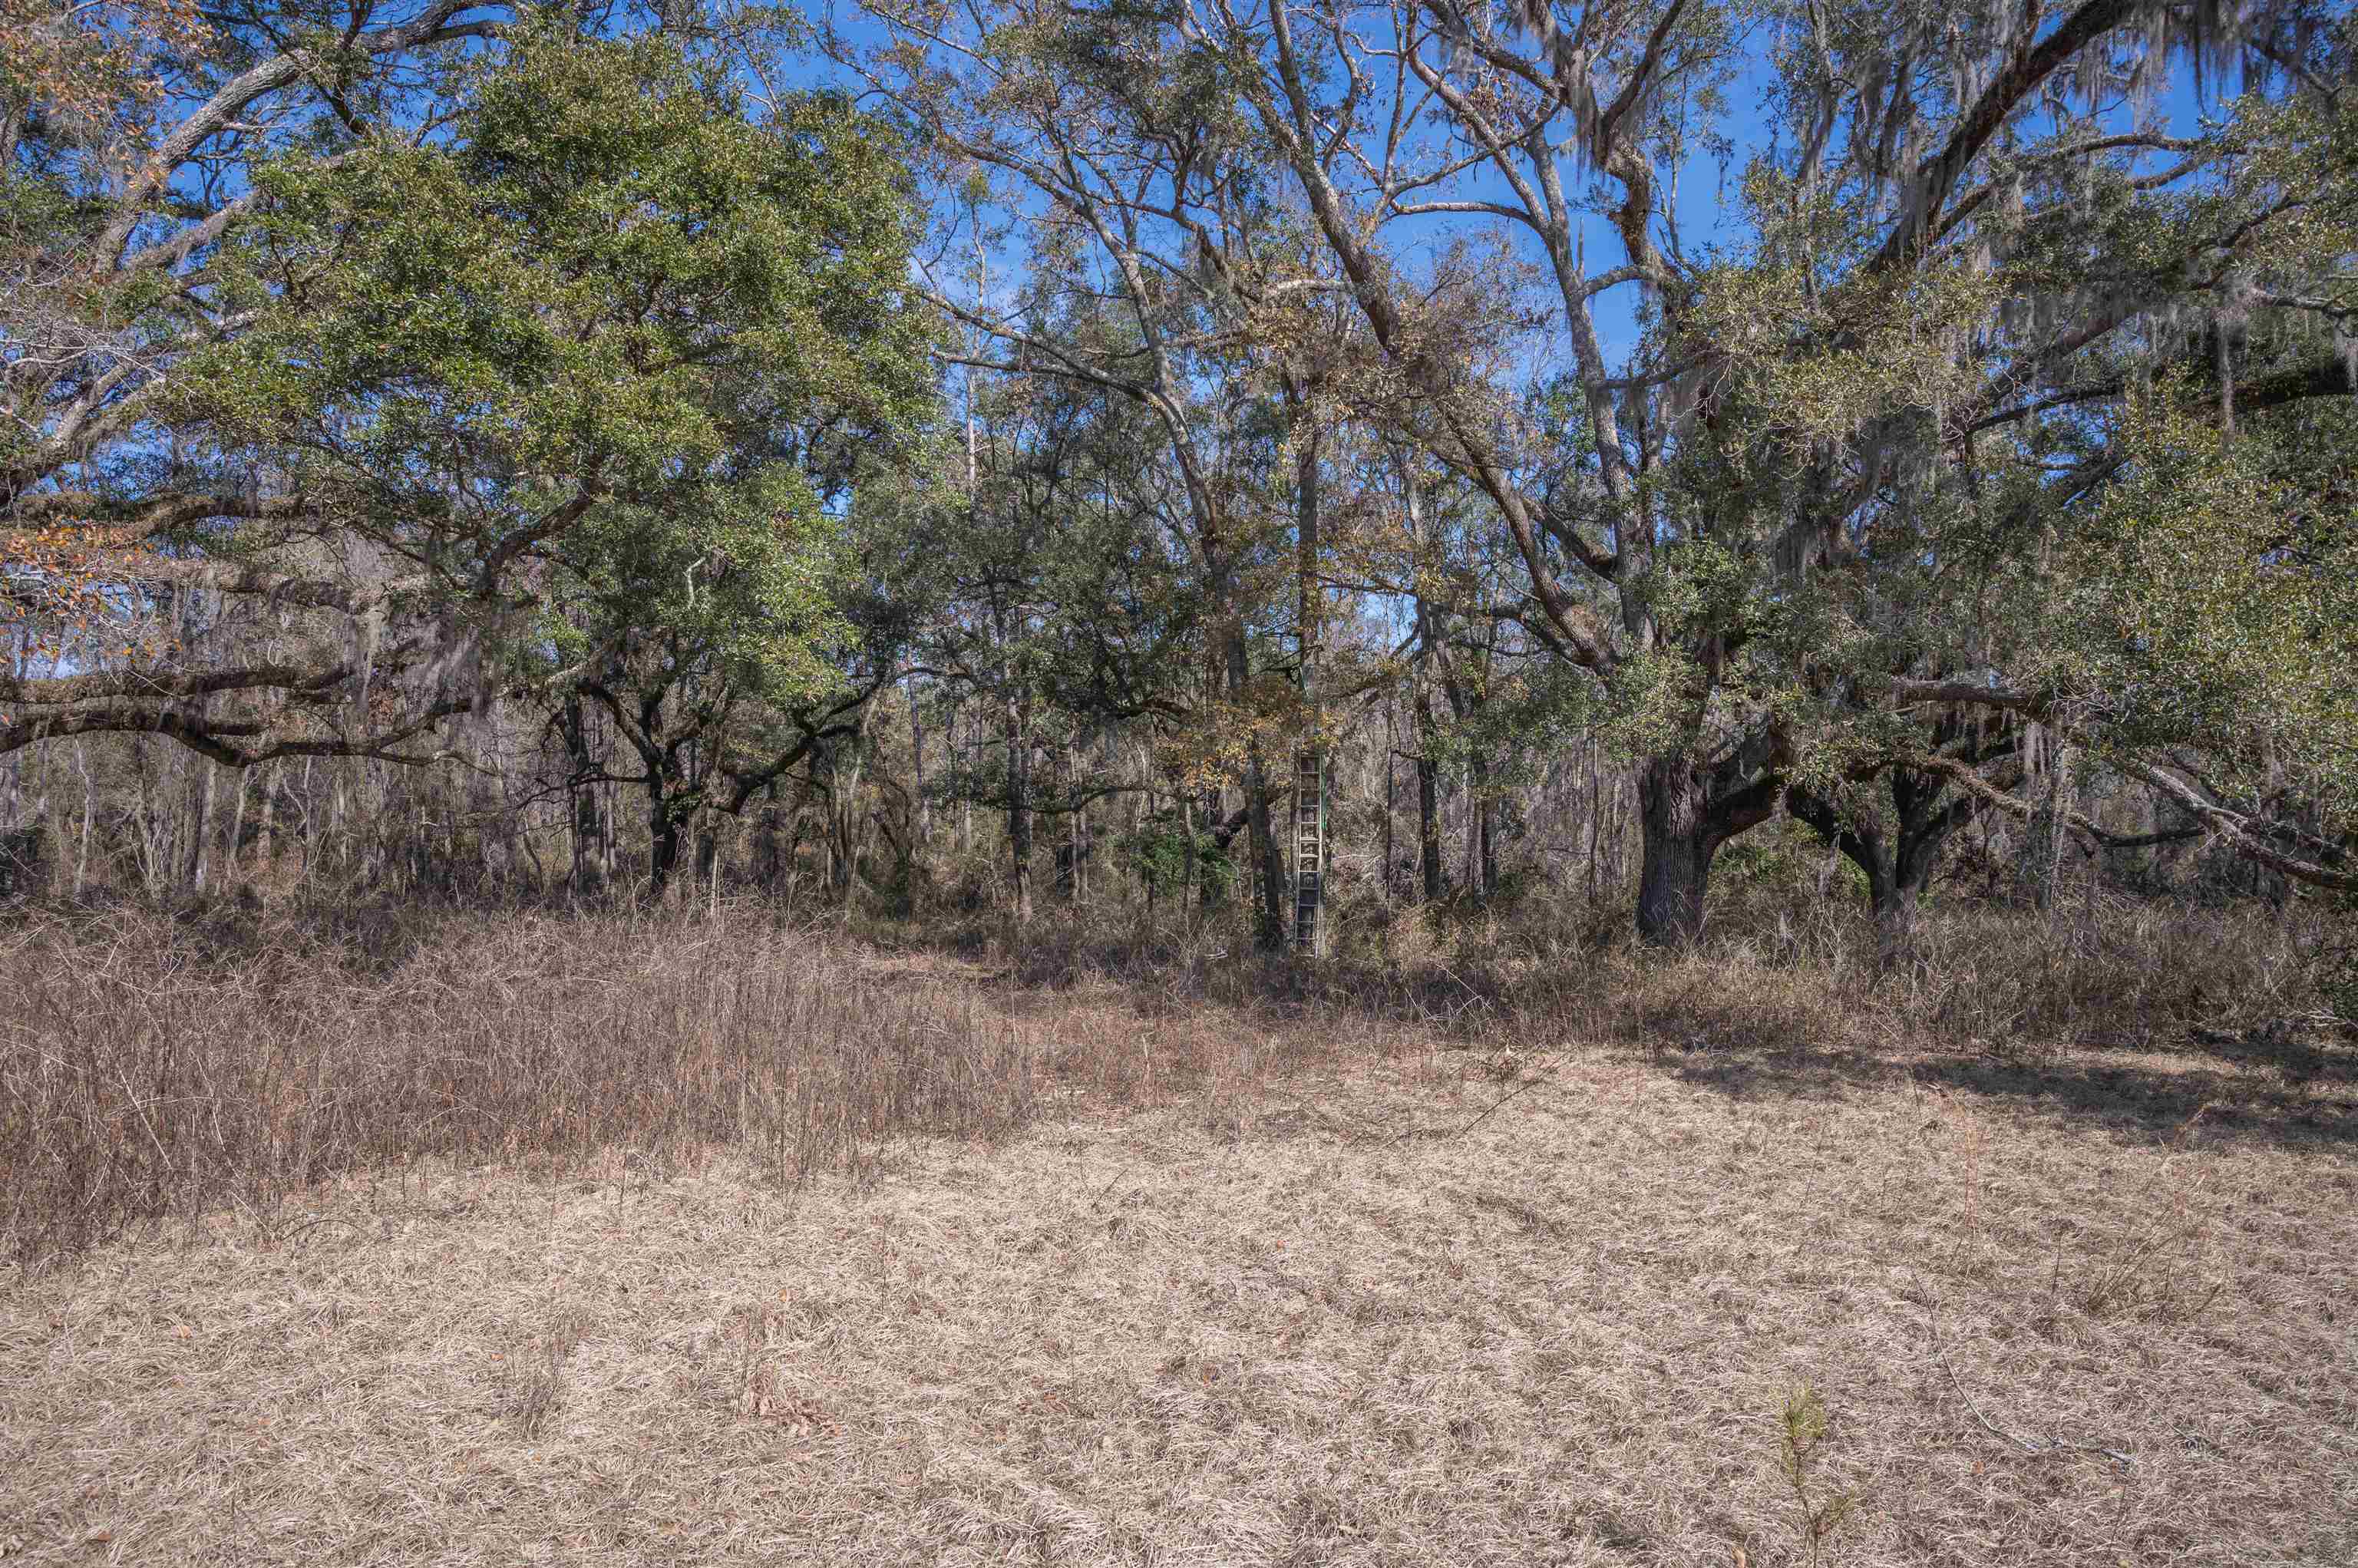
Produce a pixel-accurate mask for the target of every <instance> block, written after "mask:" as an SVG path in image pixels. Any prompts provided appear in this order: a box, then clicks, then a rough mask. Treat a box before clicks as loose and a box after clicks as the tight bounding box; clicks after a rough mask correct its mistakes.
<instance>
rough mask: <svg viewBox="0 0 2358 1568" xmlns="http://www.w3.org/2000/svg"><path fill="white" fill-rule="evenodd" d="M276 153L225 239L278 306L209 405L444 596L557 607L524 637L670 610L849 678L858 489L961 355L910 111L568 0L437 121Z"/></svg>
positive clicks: (786, 689) (529, 619) (517, 620)
mask: <svg viewBox="0 0 2358 1568" xmlns="http://www.w3.org/2000/svg"><path fill="white" fill-rule="evenodd" d="M254 179H255V182H256V184H257V185H258V186H260V187H261V188H263V189H265V190H266V191H267V192H268V193H269V195H270V198H271V200H270V202H269V204H268V206H267V207H266V208H265V210H264V211H263V212H262V213H261V215H259V216H258V217H256V218H255V219H254V221H253V222H249V223H247V224H246V225H244V226H243V228H242V229H241V230H240V231H239V232H238V233H237V234H236V235H235V236H234V239H233V244H232V246H231V247H230V253H229V254H228V255H226V256H225V257H224V258H223V260H222V264H221V266H220V269H219V270H220V272H221V274H222V284H221V287H222V289H223V290H224V292H225V293H227V294H230V295H233V296H236V295H240V294H242V295H243V296H244V297H246V299H247V300H249V301H250V308H252V309H254V311H255V312H257V320H256V323H255V325H254V327H253V329H252V330H249V331H248V332H247V333H245V334H244V335H243V337H241V338H239V339H238V340H236V341H233V342H231V343H228V344H225V345H223V346H222V347H221V348H220V349H218V350H216V351H213V352H211V354H210V355H208V356H207V357H206V359H205V361H204V362H202V363H201V365H200V366H199V367H198V368H197V373H194V374H191V375H189V377H187V378H186V381H187V384H189V386H190V387H191V388H192V389H193V390H192V391H190V392H189V394H187V395H186V402H185V412H187V413H188V414H189V415H191V416H201V417H202V418H204V419H206V420H207V421H209V422H210V423H211V426H212V427H213V428H214V429H215V430H216V431H217V432H218V433H219V434H220V435H221V436H222V438H224V440H226V441H228V442H232V443H235V444H238V445H242V446H244V447H248V448H251V449H254V450H255V451H256V452H258V453H266V454H267V455H268V456H269V457H270V458H271V459H272V460H275V461H276V462H277V463H279V464H281V465H283V466H284V468H285V470H286V471H287V474H288V475H289V482H290V483H291V484H292V485H293V486H294V487H295V488H296V489H297V491H299V492H302V493H304V494H306V495H307V496H310V497H313V498H316V500H317V501H318V503H319V504H320V506H321V507H322V508H323V509H325V510H326V511H328V512H329V513H330V514H332V515H333V516H334V517H335V518H336V519H337V521H338V523H339V524H341V526H342V527H343V528H345V529H347V530H349V531H350V532H351V533H352V535H357V536H359V537H361V538H364V539H365V540H367V541H369V542H370V543H371V544H373V546H376V547H377V548H378V549H379V550H380V551H381V552H382V553H383V555H384V557H385V558H386V559H387V561H388V562H389V563H391V564H390V565H389V567H388V569H390V570H393V571H395V573H396V575H397V577H398V579H399V580H400V582H401V584H402V586H403V588H404V589H405V591H406V593H407V594H408V595H410V596H412V597H413V598H414V599H423V600H442V601H446V602H449V601H457V602H462V603H463V604H465V605H466V606H468V607H471V608H472V609H476V610H480V611H487V612H492V613H494V614H497V613H501V612H505V613H506V614H507V615H508V616H509V621H508V622H507V623H508V624H509V625H511V626H512V627H514V628H515V629H519V630H521V629H522V628H524V627H525V626H531V627H532V628H533V629H534V634H532V635H528V636H523V637H520V638H518V639H516V640H514V642H513V643H511V646H510V650H509V651H510V653H511V654H512V656H515V657H526V656H529V655H532V654H542V655H545V654H547V653H549V652H552V651H555V652H564V653H573V654H581V653H585V652H588V651H590V650H592V649H597V648H600V647H606V646H610V645H611V643H613V642H614V641H615V640H616V639H618V638H621V637H622V635H623V634H624V633H626V632H627V633H633V634H637V633H645V634H655V633H664V634H667V635H670V636H672V637H674V638H675V639H679V638H685V640H686V641H685V643H684V644H683V645H684V646H688V645H692V646H693V647H694V648H695V649H696V650H697V653H698V656H700V657H705V658H708V659H710V660H715V661H718V662H719V664H721V665H727V666H728V667H729V670H730V673H731V675H732V677H733V679H734V683H735V684H737V685H739V686H741V687H745V688H747V689H770V690H773V691H774V692H775V693H776V694H777V695H781V696H784V695H788V694H790V693H803V694H807V693H808V692H809V691H810V690H811V689H812V688H814V687H817V686H818V685H821V684H823V682H824V679H825V672H824V669H823V666H822V665H821V663H820V661H819V659H818V657H817V643H818V642H820V641H822V640H823V639H824V634H825V633H826V632H827V628H828V626H829V624H830V620H831V618H830V615H829V613H828V611H827V595H826V593H825V591H824V582H823V579H824V577H825V570H826V563H825V557H826V554H827V537H828V535H829V534H830V532H831V523H830V515H829V508H828V507H827V494H826V492H827V490H828V489H829V488H830V487H831V486H833V485H835V484H838V483H839V482H840V481H841V480H842V478H843V472H844V470H843V464H842V459H841V456H840V454H841V453H842V452H843V451H845V450H846V449H848V447H849V439H848V438H849V437H850V436H852V435H854V434H870V435H876V434H887V435H889V434H891V433H892V432H896V431H898V430H900V429H902V428H903V427H906V426H907V425H909V424H910V423H911V422H912V421H913V420H914V418H916V417H917V416H918V415H919V414H920V413H921V411H922V409H923V408H924V406H925V400H926V397H927V394H928V389H929V382H930V375H929V372H928V367H927V363H926V361H925V346H926V345H925V331H924V327H923V324H922V322H921V321H920V319H918V318H917V317H915V316H914V315H913V314H912V313H910V312H908V311H906V310H905V309H903V308H902V301H901V288H902V286H903V279H904V277H905V272H906V265H907V253H908V246H909V243H910V238H911V234H912V232H913V230H912V222H911V217H910V204H909V199H908V192H907V186H906V177H905V173H904V169H903V164H902V162H901V160H900V156H899V148H898V146H896V145H895V142H894V140H893V138H892V135H890V134H889V132H887V131H886V130H885V129H884V128H883V127H882V126H881V125H879V124H877V123H875V122H874V121H872V120H871V119H869V118H867V117H864V116H862V115H860V114H857V113H855V112H854V111H852V110H851V109H850V108H849V107H848V106H847V105H846V104H844V103H841V102H840V101H838V100H836V99H833V98H830V97H827V96H824V95H816V94H814V95H810V96H806V97H803V98H800V99H797V100H794V101H791V102H790V103H788V104H787V105H786V106H785V107H784V109H783V110H782V112H781V114H780V115H779V117H778V118H777V119H775V120H774V121H773V122H772V123H770V124H754V123H752V121H751V120H750V119H749V118H748V116H747V114H746V111H745V105H744V104H743V103H741V101H740V99H739V96H738V95H737V93H736V92H734V91H733V90H732V88H731V87H730V83H729V81H728V80H727V76H726V73H725V71H724V70H723V69H722V68H721V67H720V66H719V64H718V63H714V62H708V61H704V60H700V59H695V58H692V57H690V56H688V55H687V54H685V53H684V52H683V51H682V50H681V49H679V48H678V47H677V46H676V44H674V43H673V42H671V41H669V40H667V39H664V38H644V39H636V40H631V41H594V40H584V39H581V38H578V37H575V36H573V35H572V34H571V33H570V32H568V30H567V29H566V28H564V27H561V26H559V25H558V24H557V23H556V22H554V21H550V20H546V19H543V20H539V21H535V22H531V23H529V24H525V25H521V26H519V27H517V28H516V29H514V31H513V32H512V34H511V38H510V48H509V49H508V50H507V51H506V52H505V53H504V54H503V56H501V57H500V58H498V59H494V60H487V61H485V62H483V63H482V64H481V65H480V66H479V67H478V68H476V69H475V70H472V71H471V73H470V74H469V76H468V78H467V79H466V81H464V83H463V85H462V86H461V88H460V92H458V94H457V96H456V99H455V101H454V102H453V103H450V105H449V112H448V113H447V114H446V115H445V116H444V117H443V118H442V120H441V121H440V122H439V123H438V124H435V125H433V126H431V127H430V128H429V129H428V131H427V134H425V135H391V134H387V135H379V136H376V137H373V138H372V139H370V140H368V141H367V142H365V143H364V144H362V146H359V147H358V148H356V149H353V150H352V151H350V152H347V153H344V154H342V155H341V156H339V157H334V158H313V157H288V158H286V159H283V160H281V161H278V162H276V163H274V164H271V165H269V166H267V167H265V168H259V169H257V170H256V171H255V173H254ZM518 612H522V613H521V614H519V613H518Z"/></svg>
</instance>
